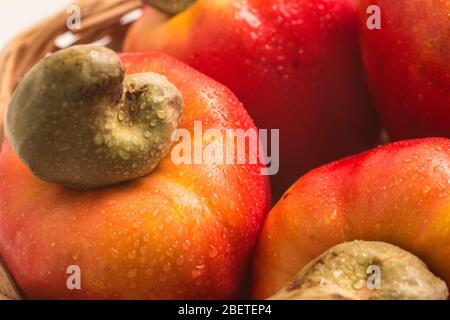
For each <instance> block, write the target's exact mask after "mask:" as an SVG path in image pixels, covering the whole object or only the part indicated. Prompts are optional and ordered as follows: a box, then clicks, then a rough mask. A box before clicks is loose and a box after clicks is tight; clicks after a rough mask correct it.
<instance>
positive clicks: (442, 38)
mask: <svg viewBox="0 0 450 320" xmlns="http://www.w3.org/2000/svg"><path fill="white" fill-rule="evenodd" d="M369 6H372V7H370V8H369ZM373 6H378V8H377V7H373ZM368 8H369V10H368ZM367 11H369V14H368V13H367ZM449 12H450V1H448V0H408V1H392V0H361V5H360V15H361V29H362V30H361V31H362V40H361V44H362V51H363V56H364V63H365V67H366V72H367V76H368V80H369V83H370V87H371V89H372V92H373V95H374V98H375V100H376V104H377V107H378V110H379V112H380V114H381V117H382V120H383V122H384V124H385V126H386V127H387V129H388V131H389V135H390V137H391V138H392V139H394V140H400V139H411V138H419V137H435V136H442V137H447V138H448V137H450V125H449V124H450V41H449V38H450V21H449ZM368 17H370V18H369V26H370V24H371V23H374V22H375V23H379V25H378V27H379V28H380V29H377V28H375V29H374V28H373V27H371V28H368V27H367V25H366V20H367V19H368ZM374 19H375V20H374ZM376 20H379V21H376Z"/></svg>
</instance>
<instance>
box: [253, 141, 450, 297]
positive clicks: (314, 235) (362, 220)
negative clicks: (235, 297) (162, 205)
mask: <svg viewBox="0 0 450 320" xmlns="http://www.w3.org/2000/svg"><path fill="white" fill-rule="evenodd" d="M449 212H450V140H448V139H445V138H428V139H419V140H409V141H400V142H397V143H393V144H390V145H387V146H382V147H379V148H376V149H373V150H371V151H368V152H366V153H362V154H359V155H356V156H352V157H349V158H346V159H343V160H340V161H337V162H334V163H331V164H328V165H326V166H322V167H320V168H318V169H316V170H313V171H311V172H309V173H308V174H306V175H305V176H303V177H302V178H300V179H299V180H298V181H297V182H296V183H295V184H294V185H293V186H292V187H291V188H290V189H289V190H288V191H287V192H286V193H285V194H284V196H283V198H282V200H280V201H279V202H278V204H277V205H276V206H275V207H274V208H273V209H272V210H271V212H270V213H269V215H268V217H267V219H266V222H265V224H264V227H263V230H262V232H261V236H260V238H259V240H258V244H257V249H256V254H255V259H254V283H253V295H254V297H255V298H267V297H269V296H271V295H273V294H274V293H276V292H277V291H278V290H279V289H281V288H282V287H284V286H285V285H286V283H287V282H288V281H289V279H290V278H291V277H293V276H294V275H295V274H296V273H297V272H298V271H299V270H300V269H301V268H302V267H303V266H305V265H306V264H307V263H308V262H309V261H311V260H313V259H314V258H316V257H317V256H319V255H320V254H321V253H323V252H324V251H326V250H328V249H329V248H331V247H333V246H334V245H337V244H340V243H343V242H345V241H353V240H366V241H384V242H387V243H390V244H393V245H396V246H398V247H400V248H402V249H404V250H406V251H408V252H410V253H412V254H414V255H416V256H418V257H419V258H420V259H422V260H423V261H424V262H425V263H426V264H427V265H428V267H429V268H430V270H431V271H432V272H433V273H434V274H435V275H436V276H438V277H440V278H441V279H442V280H444V281H445V282H446V283H447V285H449V284H450V215H449Z"/></svg>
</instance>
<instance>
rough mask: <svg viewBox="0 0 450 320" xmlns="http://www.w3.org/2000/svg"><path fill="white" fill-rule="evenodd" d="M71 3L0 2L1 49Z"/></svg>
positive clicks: (44, 0)
mask: <svg viewBox="0 0 450 320" xmlns="http://www.w3.org/2000/svg"><path fill="white" fill-rule="evenodd" d="M105 1H107V0H105ZM70 3H72V1H71V0H0V48H3V46H4V45H5V44H6V43H7V42H8V41H9V40H11V39H12V38H13V37H14V36H15V35H17V34H19V33H20V32H22V31H25V30H26V29H27V28H28V27H30V26H32V25H33V24H35V23H37V22H39V21H41V20H42V19H45V18H46V17H48V16H50V15H52V14H54V13H56V12H58V11H59V10H64V9H65V8H66V7H67V6H68V5H69V4H70ZM42 32H45V30H42Z"/></svg>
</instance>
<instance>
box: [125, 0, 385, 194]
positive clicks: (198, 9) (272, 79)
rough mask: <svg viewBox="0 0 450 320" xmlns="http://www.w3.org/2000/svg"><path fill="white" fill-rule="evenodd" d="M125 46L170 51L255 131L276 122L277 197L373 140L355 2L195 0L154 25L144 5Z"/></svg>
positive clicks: (375, 125)
mask: <svg viewBox="0 0 450 320" xmlns="http://www.w3.org/2000/svg"><path fill="white" fill-rule="evenodd" d="M147 2H149V3H155V2H160V1H154V0H147ZM172 2H174V1H172ZM191 2H192V1H191ZM158 7H159V5H158ZM124 48H125V50H126V51H145V50H157V51H162V52H165V53H168V54H170V55H173V56H174V57H176V58H178V59H180V60H182V61H184V62H186V63H188V64H189V65H191V66H193V67H194V68H196V69H198V70H200V71H201V72H203V73H205V74H206V75H208V76H211V77H212V78H214V79H216V80H218V81H219V82H221V83H223V84H225V85H226V86H228V87H229V88H230V89H231V90H232V91H233V92H234V93H235V94H236V95H237V97H238V98H239V99H240V100H241V101H242V102H243V103H244V106H245V107H246V109H247V110H248V112H249V113H250V115H251V116H252V118H253V119H254V120H255V123H256V125H257V126H258V127H259V128H264V129H280V171H279V173H278V174H277V175H275V176H274V177H273V179H272V190H273V194H274V197H275V198H279V196H281V194H282V193H283V192H284V191H285V190H286V189H287V188H288V186H289V185H291V184H292V183H293V182H294V181H295V179H296V178H297V177H299V176H300V175H301V174H303V173H305V172H306V171H308V170H310V169H312V168H314V167H317V166H318V165H321V164H324V163H327V162H329V161H332V160H336V159H338V158H340V157H343V156H347V155H350V154H353V153H356V152H359V151H363V150H366V149H369V148H370V147H372V146H374V144H375V142H376V141H377V138H378V134H379V128H378V123H377V120H376V115H375V112H374V111H373V110H372V106H371V99H370V98H369V94H368V89H367V88H366V83H365V78H364V75H363V67H362V63H361V61H360V54H359V43H358V16H357V11H356V5H355V1H354V0H329V1H324V0H245V1H242V0H225V1H207V0H198V1H196V2H195V3H194V4H193V5H192V6H191V7H190V8H189V9H187V10H186V11H184V12H182V13H180V14H178V15H175V16H174V17H172V18H170V19H169V20H167V21H164V22H160V23H155V12H154V9H152V8H150V7H148V8H146V9H145V11H144V16H143V17H142V18H141V19H140V20H139V21H138V22H137V23H136V24H135V25H134V26H133V27H132V28H131V30H130V31H129V33H128V36H127V38H126V42H125V47H124Z"/></svg>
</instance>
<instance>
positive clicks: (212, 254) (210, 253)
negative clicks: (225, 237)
mask: <svg viewBox="0 0 450 320" xmlns="http://www.w3.org/2000/svg"><path fill="white" fill-rule="evenodd" d="M218 254H219V250H217V248H216V247H215V246H213V245H211V246H210V247H209V250H208V257H210V258H211V259H212V258H215V257H217V255H218Z"/></svg>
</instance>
